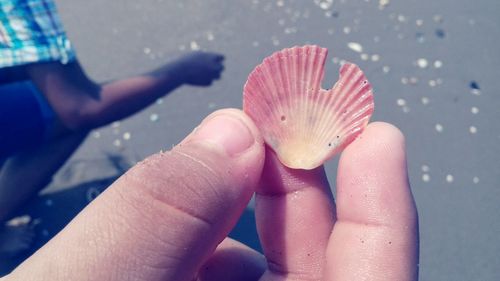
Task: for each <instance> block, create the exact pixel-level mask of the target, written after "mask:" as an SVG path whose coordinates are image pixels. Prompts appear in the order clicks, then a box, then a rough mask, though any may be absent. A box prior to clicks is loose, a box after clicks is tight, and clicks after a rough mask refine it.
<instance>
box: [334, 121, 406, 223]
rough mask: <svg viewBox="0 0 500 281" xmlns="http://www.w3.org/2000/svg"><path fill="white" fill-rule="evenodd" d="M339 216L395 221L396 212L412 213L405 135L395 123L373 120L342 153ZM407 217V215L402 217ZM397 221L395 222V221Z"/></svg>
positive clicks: (338, 181)
mask: <svg viewBox="0 0 500 281" xmlns="http://www.w3.org/2000/svg"><path fill="white" fill-rule="evenodd" d="M337 207H338V209H337V211H338V215H339V219H340V218H341V217H342V216H343V215H346V214H348V216H352V217H351V219H353V220H357V221H365V220H373V221H372V222H373V223H375V224H377V223H381V224H385V223H391V222H394V220H391V219H390V218H393V217H394V216H393V215H394V214H395V211H398V212H397V215H401V212H399V211H403V210H404V211H405V213H407V214H408V215H410V214H412V213H413V210H414V203H413V197H412V195H411V190H410V186H409V182H408V173H407V164H406V151H405V137H404V135H403V133H402V132H401V131H400V130H399V129H398V128H397V127H395V126H394V125H391V124H388V123H383V122H375V123H372V124H370V125H368V126H367V128H366V129H365V131H364V132H363V133H362V134H361V135H360V136H359V137H358V139H356V140H355V141H354V142H353V143H351V144H350V145H349V146H348V147H347V148H346V149H345V150H344V152H343V153H342V156H341V159H340V162H339V169H338V177H337ZM405 218H406V216H405ZM396 223H397V222H396Z"/></svg>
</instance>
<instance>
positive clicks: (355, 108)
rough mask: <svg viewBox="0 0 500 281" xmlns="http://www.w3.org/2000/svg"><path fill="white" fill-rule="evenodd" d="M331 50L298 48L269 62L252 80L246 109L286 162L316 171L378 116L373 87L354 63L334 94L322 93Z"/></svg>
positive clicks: (246, 92) (245, 99)
mask: <svg viewBox="0 0 500 281" xmlns="http://www.w3.org/2000/svg"><path fill="white" fill-rule="evenodd" d="M327 53H328V51H327V49H325V48H320V47H318V46H303V47H293V48H288V49H284V50H281V51H279V52H276V53H274V54H273V55H271V56H270V57H267V58H266V59H264V61H263V62H262V64H260V65H258V66H257V67H256V68H255V69H254V70H253V71H252V73H250V75H249V76H248V80H247V82H246V84H245V87H244V90H243V110H244V111H245V112H246V113H247V114H248V115H249V116H250V117H251V118H252V119H253V121H254V122H255V124H256V125H257V127H259V129H260V130H261V132H262V134H263V136H264V140H265V141H266V143H267V144H268V145H269V146H270V147H271V148H272V149H273V150H274V151H275V152H276V154H277V155H278V158H279V159H280V161H281V162H282V163H283V164H284V165H286V166H288V167H290V168H295V169H308V170H309V169H314V168H316V167H318V166H320V165H322V164H323V163H324V162H325V161H326V160H328V159H329V158H331V157H333V156H334V155H335V154H336V153H338V152H340V151H342V150H343V149H344V148H345V147H346V146H347V145H348V144H349V143H351V142H352V141H353V140H354V139H355V138H356V136H357V135H359V134H360V133H361V132H362V130H363V129H364V128H365V127H366V125H367V124H368V121H369V119H370V117H371V115H372V113H373V107H374V105H373V95H372V88H371V85H370V83H368V81H367V80H366V77H365V75H364V74H363V72H362V71H361V70H360V69H359V68H358V67H357V66H356V65H354V64H350V63H346V64H344V65H343V66H342V67H341V68H340V77H339V80H338V81H337V83H335V85H334V86H333V88H332V89H330V90H324V89H322V88H321V81H322V79H323V75H324V64H325V60H326V56H327Z"/></svg>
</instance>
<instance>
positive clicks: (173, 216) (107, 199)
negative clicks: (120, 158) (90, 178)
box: [12, 109, 264, 281]
mask: <svg viewBox="0 0 500 281" xmlns="http://www.w3.org/2000/svg"><path fill="white" fill-rule="evenodd" d="M263 159H264V149H263V141H262V138H261V136H260V134H259V133H258V130H257V128H256V127H255V125H254V124H253V123H252V122H251V120H250V119H249V118H248V117H247V116H246V115H245V114H243V113H242V112H241V111H240V110H234V109H233V110H221V111H218V112H216V113H214V114H212V115H210V116H209V117H207V118H206V119H205V120H204V121H203V122H202V124H201V125H200V126H199V127H198V128H197V129H195V131H194V132H193V133H192V134H191V135H189V136H188V137H187V138H186V139H185V140H184V141H182V142H181V144H179V145H178V146H176V147H175V148H173V150H172V151H170V152H166V153H160V154H157V155H153V156H151V157H149V158H147V159H146V160H144V161H143V162H141V163H139V164H138V165H136V166H135V167H133V168H132V169H131V170H130V171H128V172H127V173H126V174H125V175H124V176H122V177H121V178H120V179H118V180H117V181H116V182H115V183H114V184H113V185H112V186H111V187H110V188H108V189H107V190H106V191H105V192H103V193H102V194H101V195H100V196H99V197H98V198H97V199H95V200H94V201H93V202H92V203H91V204H90V205H89V206H88V207H87V208H86V209H85V210H84V211H83V212H82V213H81V214H79V215H78V216H77V217H76V218H75V219H74V220H73V221H72V222H71V223H70V224H69V225H68V226H67V227H66V228H65V229H64V230H63V231H62V232H61V233H60V234H59V235H57V236H56V237H55V238H54V239H53V240H52V241H50V242H49V243H48V244H47V245H46V246H45V247H43V248H42V249H41V250H40V251H38V252H37V253H36V254H35V255H34V256H32V257H31V258H30V259H29V260H28V261H27V262H25V263H24V264H23V265H22V266H20V267H19V268H18V269H17V270H16V271H14V273H13V275H12V276H13V278H14V279H15V278H19V280H35V278H34V277H35V276H36V280H55V279H54V278H50V277H53V276H58V277H60V279H59V280H148V281H155V280H192V278H193V277H194V273H195V272H196V271H197V270H198V268H199V266H200V265H201V264H202V263H203V262H204V261H205V260H206V259H207V258H208V257H209V256H210V255H211V254H212V252H213V251H214V249H215V248H216V246H217V245H218V244H219V243H220V242H221V241H222V240H223V239H224V238H225V237H226V235H227V234H228V232H229V230H230V229H231V228H232V227H233V226H234V224H235V223H236V221H237V219H238V217H239V216H240V215H241V213H242V211H243V210H244V208H245V206H246V205H247V203H248V201H249V200H250V198H251V196H252V193H253V192H254V186H255V185H256V184H257V181H258V179H259V178H260V173H261V169H262V164H263Z"/></svg>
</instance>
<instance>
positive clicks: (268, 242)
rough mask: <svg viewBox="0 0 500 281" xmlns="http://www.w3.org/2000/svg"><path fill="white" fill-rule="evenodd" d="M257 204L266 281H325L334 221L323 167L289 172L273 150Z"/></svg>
mask: <svg viewBox="0 0 500 281" xmlns="http://www.w3.org/2000/svg"><path fill="white" fill-rule="evenodd" d="M255 200H256V201H255V203H256V205H255V215H256V221H257V230H258V232H259V237H260V240H261V243H262V246H263V250H264V255H265V256H266V258H267V262H268V268H269V270H268V271H267V272H266V273H265V274H264V276H263V278H262V279H261V280H266V281H267V280H285V279H286V280H319V279H321V277H322V274H323V270H324V265H325V250H326V246H327V244H328V238H329V236H330V233H331V230H332V227H333V223H334V220H335V213H334V203H333V199H332V196H331V192H330V187H329V185H328V180H327V178H326V175H325V172H324V169H323V167H319V168H316V169H314V170H309V171H307V170H294V169H289V168H287V167H285V166H283V165H282V164H281V163H280V162H279V160H278V158H277V157H276V155H275V154H274V152H272V151H271V150H270V149H269V148H268V149H267V150H266V160H265V163H264V170H263V173H262V178H261V182H260V183H259V185H258V187H257V193H256V198H255ZM287 278H289V279H287Z"/></svg>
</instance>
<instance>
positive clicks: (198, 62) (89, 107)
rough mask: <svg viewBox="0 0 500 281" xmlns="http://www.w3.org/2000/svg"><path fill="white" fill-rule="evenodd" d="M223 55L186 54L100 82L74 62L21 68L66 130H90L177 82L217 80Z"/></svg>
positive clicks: (144, 103) (132, 110)
mask: <svg viewBox="0 0 500 281" xmlns="http://www.w3.org/2000/svg"><path fill="white" fill-rule="evenodd" d="M222 59H223V57H222V56H220V55H217V54H211V53H192V54H189V55H187V56H184V57H181V58H179V59H177V60H175V61H173V62H171V63H169V64H166V65H165V66H163V67H161V68H159V69H157V70H155V71H152V72H150V73H146V74H142V75H138V76H134V77H130V78H126V79H122V80H116V81H113V82H109V83H105V84H102V85H99V84H96V83H94V82H93V81H92V80H90V79H89V78H88V77H87V75H86V74H85V72H84V71H83V69H82V68H81V66H80V64H79V63H78V62H73V63H70V64H68V65H62V64H59V63H47V64H37V65H32V66H29V67H28V69H27V71H28V74H29V75H30V77H31V78H32V79H33V81H34V82H35V84H36V85H37V86H38V87H39V89H40V90H41V91H42V92H43V93H44V95H45V96H46V97H47V99H48V101H49V103H50V104H51V105H52V106H53V108H54V110H55V111H56V113H57V114H58V116H59V117H60V118H61V121H62V122H63V123H64V124H65V125H66V126H67V127H68V128H70V129H75V130H76V129H82V128H85V129H91V128H95V127H99V126H102V125H105V124H108V123H110V122H113V121H115V120H119V119H122V118H125V117H128V116H130V115H132V114H134V113H136V112H138V111H140V110H142V109H143V108H145V107H147V106H148V105H150V104H151V103H153V102H154V101H155V100H156V99H157V98H159V97H162V96H164V95H166V94H168V93H169V92H171V91H173V90H175V89H176V88H177V87H179V86H181V85H183V84H192V85H200V86H206V85H210V84H211V82H212V80H214V79H218V78H219V76H220V72H221V71H222V69H223V68H222Z"/></svg>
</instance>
